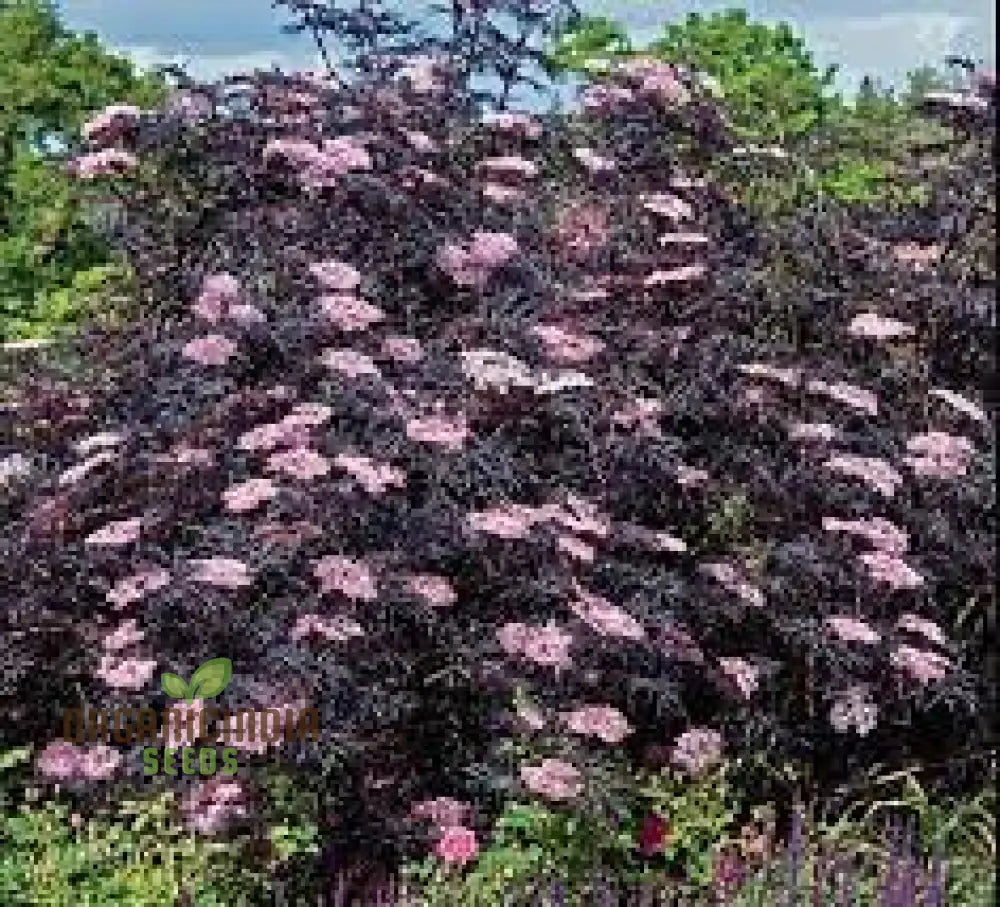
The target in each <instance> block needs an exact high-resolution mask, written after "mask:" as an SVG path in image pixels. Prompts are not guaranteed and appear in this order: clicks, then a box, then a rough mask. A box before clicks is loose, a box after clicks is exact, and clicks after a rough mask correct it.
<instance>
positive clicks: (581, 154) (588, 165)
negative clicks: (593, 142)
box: [573, 148, 618, 174]
mask: <svg viewBox="0 0 1000 907" xmlns="http://www.w3.org/2000/svg"><path fill="white" fill-rule="evenodd" d="M573 157H574V158H576V160H577V161H579V162H580V163H581V164H582V165H583V166H584V168H585V169H586V170H587V171H588V172H589V173H592V174H599V173H614V172H615V171H616V170H617V169H618V162H617V161H615V160H613V159H612V158H608V157H602V156H601V155H599V154H598V153H597V152H596V151H594V150H593V149H592V148H574V149H573Z"/></svg>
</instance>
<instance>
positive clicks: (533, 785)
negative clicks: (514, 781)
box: [521, 759, 583, 800]
mask: <svg viewBox="0 0 1000 907" xmlns="http://www.w3.org/2000/svg"><path fill="white" fill-rule="evenodd" d="M521 780H522V781H523V782H524V785H525V787H527V788H528V790H530V791H531V792H532V793H535V794H538V795H540V796H542V797H545V798H546V799H548V800H571V799H572V798H573V797H575V796H576V795H577V794H579V793H580V791H581V790H582V789H583V782H582V779H581V776H580V772H579V770H577V769H576V768H575V767H574V766H572V765H570V764H569V763H568V762H563V761H562V760H561V759H544V760H542V762H541V763H539V764H538V765H525V766H523V767H522V768H521Z"/></svg>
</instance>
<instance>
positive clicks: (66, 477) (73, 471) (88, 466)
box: [57, 450, 118, 488]
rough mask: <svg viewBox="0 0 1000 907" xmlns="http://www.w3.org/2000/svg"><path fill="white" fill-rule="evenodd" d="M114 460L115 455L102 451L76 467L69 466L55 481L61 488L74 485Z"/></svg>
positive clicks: (108, 451)
mask: <svg viewBox="0 0 1000 907" xmlns="http://www.w3.org/2000/svg"><path fill="white" fill-rule="evenodd" d="M116 459H118V457H117V455H116V454H114V453H112V452H111V451H110V450H102V451H101V452H100V453H96V454H94V456H92V457H87V459H86V460H84V461H83V462H81V463H77V464H76V466H71V467H70V468H69V469H67V470H65V471H64V472H62V473H60V475H59V478H58V479H57V481H58V483H59V485H60V486H61V487H63V488H65V487H66V486H68V485H75V484H76V483H77V482H79V481H81V480H82V479H85V478H86V477H87V476H88V475H90V474H91V473H92V472H93V471H94V470H95V469H97V468H98V467H99V466H103V465H104V464H105V463H113V462H114V461H115V460H116Z"/></svg>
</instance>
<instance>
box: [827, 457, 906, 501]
mask: <svg viewBox="0 0 1000 907" xmlns="http://www.w3.org/2000/svg"><path fill="white" fill-rule="evenodd" d="M823 465H824V466H825V467H826V468H827V469H830V470H833V471H834V472H839V473H840V474H841V475H844V476H847V477H848V478H852V479H861V480H862V481H863V482H864V483H865V484H866V485H867V486H868V487H869V488H872V489H873V490H875V491H878V492H879V493H880V494H882V495H883V496H884V497H887V498H891V497H892V496H893V495H894V494H895V493H896V486H897V485H901V484H902V483H903V477H902V476H901V475H900V474H899V473H898V472H896V470H895V469H893V468H892V466H891V465H890V464H889V463H887V462H886V461H885V460H880V459H878V458H875V457H857V456H854V455H853V454H837V455H836V456H833V457H830V459H829V460H827V461H826V462H825V463H824V464H823Z"/></svg>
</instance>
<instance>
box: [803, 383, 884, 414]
mask: <svg viewBox="0 0 1000 907" xmlns="http://www.w3.org/2000/svg"><path fill="white" fill-rule="evenodd" d="M806 390H808V391H809V392H810V393H814V394H821V395H822V396H824V397H829V398H830V399H831V400H835V401H837V402H838V403H843V404H844V405H845V406H849V407H851V409H856V410H858V411H859V412H863V413H867V414H868V415H869V416H877V415H878V397H876V396H875V395H874V394H873V393H872V392H871V391H866V390H865V389H864V388H862V387H856V386H855V385H853V384H846V383H844V382H843V381H838V382H836V383H834V384H830V383H828V382H826V381H818V380H814V381H810V382H808V383H807V384H806Z"/></svg>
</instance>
